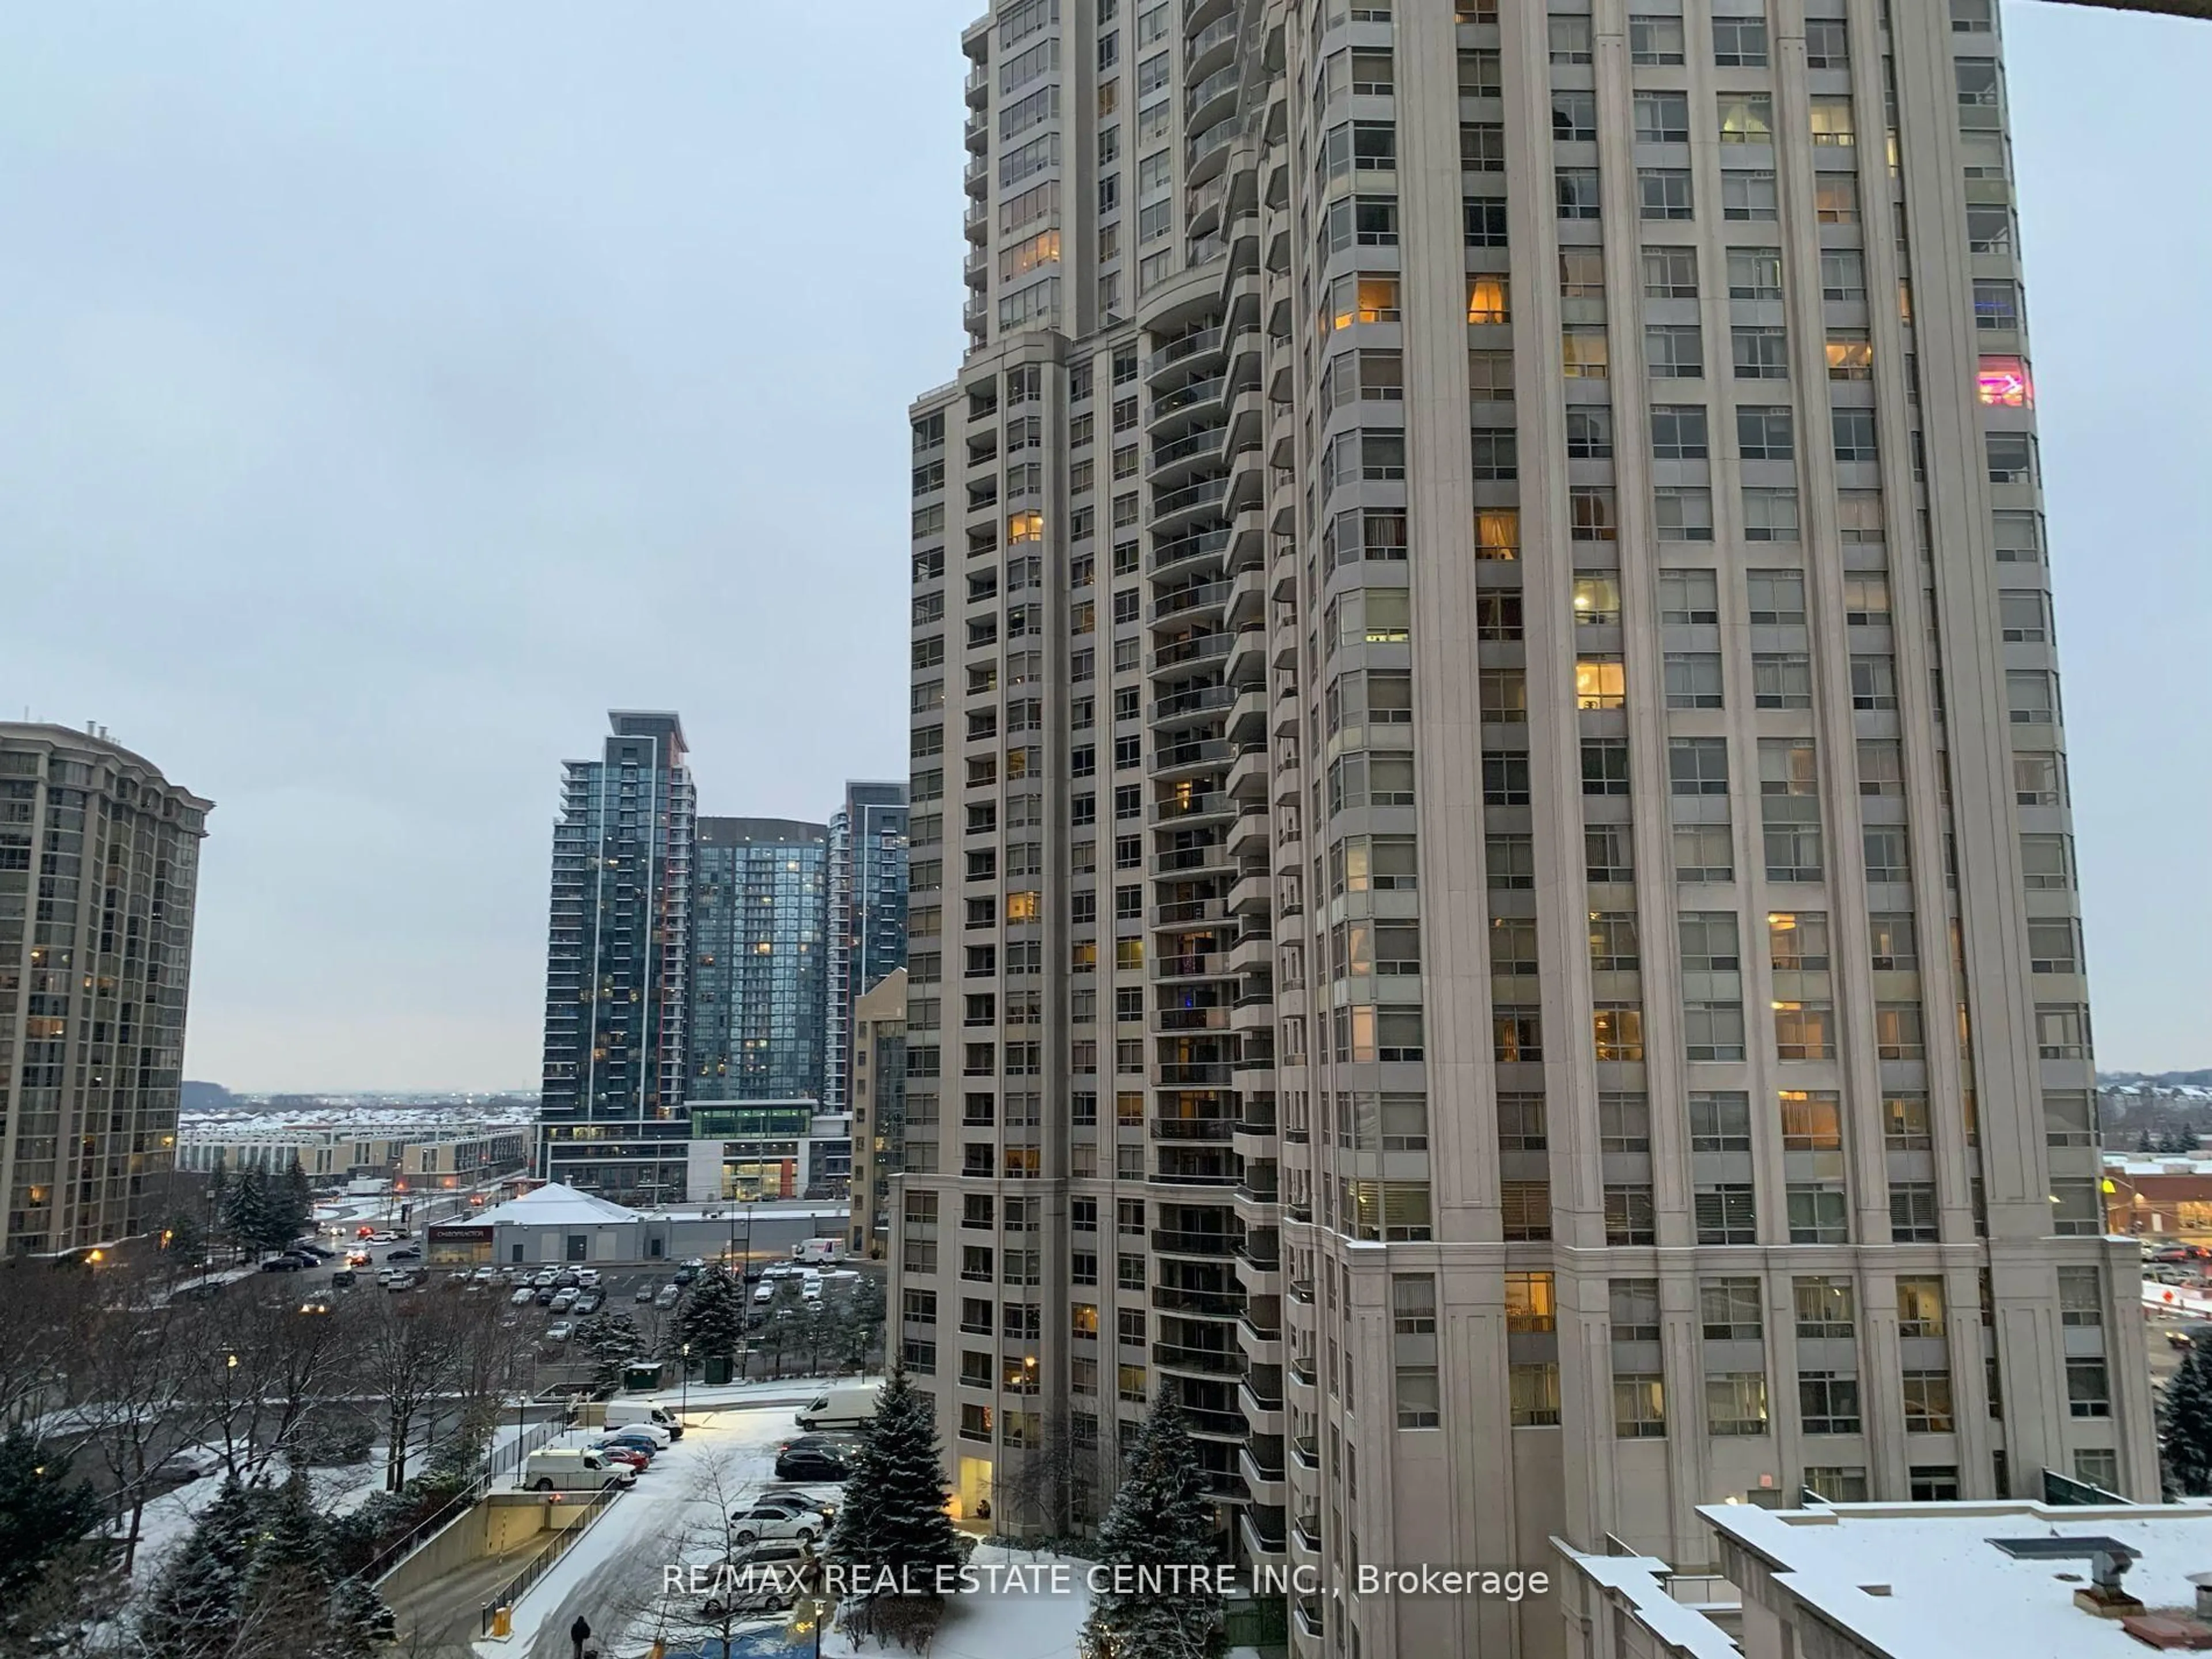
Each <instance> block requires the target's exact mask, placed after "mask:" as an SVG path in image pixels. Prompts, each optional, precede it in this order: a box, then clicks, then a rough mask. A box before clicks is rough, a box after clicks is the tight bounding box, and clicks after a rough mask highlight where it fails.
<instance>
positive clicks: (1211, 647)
mask: <svg viewBox="0 0 2212 1659" xmlns="http://www.w3.org/2000/svg"><path fill="white" fill-rule="evenodd" d="M1236 637H1237V636H1236V635H1233V634H1198V635H1193V636H1192V637H1191V638H1189V639H1187V640H1173V641H1170V642H1169V643H1167V644H1165V645H1164V646H1162V647H1159V648H1158V650H1157V651H1155V652H1153V653H1152V670H1151V671H1152V672H1153V673H1155V674H1164V673H1166V672H1167V671H1170V669H1178V668H1180V669H1192V668H1196V667H1200V666H1203V665H1212V664H1214V663H1218V662H1219V661H1221V660H1222V659H1224V658H1225V657H1227V656H1228V654H1229V647H1231V645H1233V644H1234V643H1235V642H1236Z"/></svg>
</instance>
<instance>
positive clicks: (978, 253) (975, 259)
mask: <svg viewBox="0 0 2212 1659" xmlns="http://www.w3.org/2000/svg"><path fill="white" fill-rule="evenodd" d="M960 277H961V280H962V281H963V282H964V283H967V284H968V286H969V287H970V288H976V289H981V288H988V287H989V286H990V285H991V254H990V250H988V249H987V248H980V247H979V248H977V249H976V250H975V252H972V253H970V254H969V256H968V257H967V258H965V259H963V260H962V261H961V263H960Z"/></svg>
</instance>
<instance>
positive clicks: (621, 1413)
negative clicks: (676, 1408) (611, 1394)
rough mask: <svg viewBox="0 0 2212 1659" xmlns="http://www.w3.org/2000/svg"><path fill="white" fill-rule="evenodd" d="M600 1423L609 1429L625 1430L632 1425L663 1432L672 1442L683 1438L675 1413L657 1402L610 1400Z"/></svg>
mask: <svg viewBox="0 0 2212 1659" xmlns="http://www.w3.org/2000/svg"><path fill="white" fill-rule="evenodd" d="M601 1421H602V1422H603V1423H604V1424H605V1425H606V1426H607V1427H608V1428H611V1429H620V1428H626V1427H628V1426H629V1425H630V1424H632V1423H642V1424H645V1425H647V1426H649V1427H652V1428H656V1429H661V1430H665V1431H666V1432H667V1435H668V1437H669V1438H670V1439H671V1440H681V1439H682V1438H683V1437H684V1425H683V1423H682V1421H681V1420H680V1419H678V1417H677V1415H676V1413H674V1412H672V1411H671V1410H669V1409H668V1407H665V1406H664V1405H662V1404H661V1403H660V1402H659V1401H658V1400H610V1401H607V1404H606V1413H605V1416H604V1417H603V1418H602V1419H601Z"/></svg>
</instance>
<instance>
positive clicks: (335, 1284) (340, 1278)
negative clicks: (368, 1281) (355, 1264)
mask: <svg viewBox="0 0 2212 1659" xmlns="http://www.w3.org/2000/svg"><path fill="white" fill-rule="evenodd" d="M360 1282H361V1275H360V1274H358V1273H356V1272H354V1270H353V1269H352V1268H350V1267H340V1268H338V1269H337V1271H336V1272H335V1273H332V1274H331V1289H332V1290H334V1291H349V1290H351V1289H352V1288H353V1287H354V1286H355V1285H357V1284H359V1283H360Z"/></svg>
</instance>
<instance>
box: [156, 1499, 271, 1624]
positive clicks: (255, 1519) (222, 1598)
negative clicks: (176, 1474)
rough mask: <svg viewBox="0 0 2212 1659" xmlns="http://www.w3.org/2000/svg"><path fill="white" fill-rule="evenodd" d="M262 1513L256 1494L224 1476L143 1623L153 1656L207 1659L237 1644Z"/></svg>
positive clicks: (169, 1567) (167, 1571) (159, 1586)
mask: <svg viewBox="0 0 2212 1659" xmlns="http://www.w3.org/2000/svg"><path fill="white" fill-rule="evenodd" d="M259 1533H260V1517H259V1516H258V1514H257V1513H256V1507H255V1504H254V1501H253V1498H252V1494H251V1493H250V1492H247V1491H246V1488H245V1487H244V1486H240V1485H239V1483H238V1481H237V1480H235V1479H233V1480H226V1481H225V1482H224V1483H223V1486H222V1491H221V1492H217V1493H216V1496H215V1500H214V1502H212V1503H210V1504H209V1505H208V1506H207V1508H205V1509H204V1510H201V1511H200V1517H199V1523H198V1524H197V1526H195V1527H194V1528H192V1535H191V1539H190V1540H189V1541H187V1542H186V1544H185V1547H184V1548H182V1549H181V1550H179V1551H178V1552H177V1553H176V1554H175V1556H174V1557H173V1558H172V1559H171V1560H170V1562H169V1565H167V1568H165V1569H164V1570H163V1571H162V1573H161V1577H160V1578H159V1579H158V1580H157V1581H156V1582H155V1585H154V1591H153V1595H152V1597H151V1598H150V1600H149V1603H148V1605H147V1608H146V1612H145V1614H144V1616H143V1619H142V1620H140V1624H139V1631H138V1635H139V1639H140V1641H141V1642H142V1644H143V1646H144V1648H145V1650H146V1652H147V1654H148V1655H149V1656H150V1659H209V1656H214V1655H227V1654H228V1653H229V1652H230V1650H231V1649H232V1648H233V1647H234V1645H235V1644H236V1637H237V1634H238V1626H239V1620H240V1611H241V1608H242V1607H243V1605H244V1597H245V1589H246V1573H247V1572H248V1571H250V1570H251V1568H252V1565H253V1547H254V1542H255V1541H256V1539H257V1538H258V1535H259Z"/></svg>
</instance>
